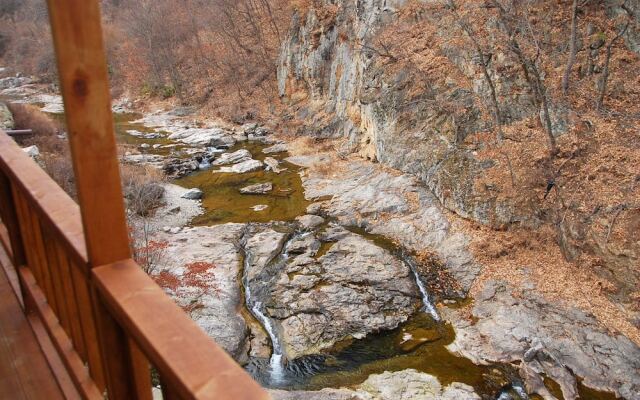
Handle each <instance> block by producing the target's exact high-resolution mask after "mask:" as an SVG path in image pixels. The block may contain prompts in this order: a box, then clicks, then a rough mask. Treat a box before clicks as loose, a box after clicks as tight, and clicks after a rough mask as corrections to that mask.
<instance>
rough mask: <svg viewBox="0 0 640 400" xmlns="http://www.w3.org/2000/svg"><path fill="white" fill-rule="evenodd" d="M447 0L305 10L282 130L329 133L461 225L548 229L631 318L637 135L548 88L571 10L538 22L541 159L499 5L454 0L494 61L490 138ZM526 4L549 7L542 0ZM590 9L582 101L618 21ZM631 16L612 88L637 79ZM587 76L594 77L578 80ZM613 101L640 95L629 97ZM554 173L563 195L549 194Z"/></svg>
mask: <svg viewBox="0 0 640 400" xmlns="http://www.w3.org/2000/svg"><path fill="white" fill-rule="evenodd" d="M444 3H445V2H426V1H421V2H420V1H405V0H363V1H357V2H356V1H348V0H341V1H335V0H331V1H329V0H324V1H317V2H313V4H312V5H310V6H308V7H307V8H304V9H300V10H299V11H298V12H297V13H296V14H294V17H293V22H292V25H291V27H290V30H289V33H288V36H287V38H286V39H285V41H284V43H283V45H282V49H281V53H280V58H279V66H278V87H279V93H280V96H281V97H282V99H283V100H284V101H285V102H286V103H287V104H288V105H289V113H288V115H287V116H286V119H288V121H289V123H290V126H292V127H293V129H294V130H295V133H296V134H298V135H307V136H312V137H314V138H315V140H316V141H323V140H326V139H336V140H335V142H337V143H339V148H338V150H339V152H341V153H343V154H346V153H357V154H359V155H360V156H362V157H363V158H366V159H369V160H371V161H375V162H380V163H383V164H385V165H388V166H391V167H393V168H395V169H398V170H400V171H403V172H406V173H410V174H412V175H414V176H416V177H418V178H419V179H420V180H421V181H422V182H424V184H426V186H427V188H428V189H429V190H430V191H431V192H432V193H433V195H435V197H436V198H437V199H438V200H439V202H440V203H441V204H442V205H443V206H444V207H446V208H447V209H449V210H451V211H453V212H455V213H456V214H457V215H459V216H462V217H463V218H465V219H469V220H472V221H474V222H477V223H480V224H483V225H486V226H488V227H491V228H494V229H500V230H503V229H510V228H525V229H539V228H540V227H543V226H547V227H550V229H551V230H553V234H554V235H555V236H556V237H557V238H556V241H557V243H558V245H559V246H560V248H561V250H562V253H563V255H564V256H565V257H566V258H567V259H569V260H578V259H579V258H580V257H586V258H585V259H583V260H582V259H581V260H580V263H582V264H584V265H586V266H589V267H591V268H593V270H594V271H595V272H596V273H597V274H598V275H599V276H600V277H602V278H603V279H605V280H606V281H609V282H611V283H612V286H613V287H614V289H613V293H612V296H613V298H615V299H616V301H617V302H621V303H624V304H625V306H624V307H626V308H627V309H628V310H629V313H631V314H633V313H637V311H638V310H637V304H636V303H637V300H634V298H635V297H634V296H637V288H638V286H639V284H640V271H639V270H638V268H637V266H638V265H639V264H640V242H638V240H637V229H638V226H640V225H638V223H639V222H638V221H640V208H638V207H639V205H638V202H637V199H638V198H640V185H638V182H639V181H640V175H638V174H637V168H634V167H633V166H634V165H638V163H640V154H639V152H638V151H637V143H638V142H637V141H638V140H639V139H640V137H638V132H637V129H635V130H634V128H633V126H632V124H631V125H629V124H627V123H625V122H624V121H622V120H620V121H618V122H616V123H611V121H610V120H607V119H606V118H605V119H603V118H602V115H601V114H598V113H596V112H594V110H593V107H591V106H589V107H591V108H588V107H586V106H584V104H585V102H584V101H583V100H584V99H582V100H581V99H577V98H574V97H566V96H564V97H563V96H562V95H561V94H558V93H557V92H558V89H557V88H558V87H559V82H560V79H561V75H562V71H563V68H564V64H563V63H564V58H565V57H566V50H564V49H566V40H567V39H566V38H567V35H568V31H567V29H568V28H566V29H565V28H562V29H555V28H554V26H555V25H554V24H560V25H559V26H564V25H563V24H564V23H563V22H561V21H562V18H566V15H563V14H561V12H560V11H559V12H558V13H557V14H556V15H555V16H551V18H556V20H554V21H550V20H544V21H542V20H540V19H538V20H536V21H537V23H539V24H540V25H535V29H540V30H541V34H544V35H546V36H545V43H544V44H543V46H545V47H544V48H543V51H547V52H549V54H547V55H545V54H543V56H546V57H548V58H547V59H545V60H544V61H541V65H542V66H541V69H542V72H543V73H542V76H541V79H542V82H543V84H544V85H546V87H547V88H548V96H547V97H548V100H549V105H548V108H549V114H550V115H549V117H550V123H551V127H552V134H553V136H554V137H555V140H556V141H557V143H558V148H559V152H558V154H557V155H556V156H554V157H550V155H549V151H548V149H547V135H546V134H545V131H544V129H543V126H542V122H541V121H542V120H543V116H542V112H541V111H539V110H540V107H539V106H538V104H539V100H536V98H535V97H534V95H533V94H532V91H531V90H530V84H528V80H527V79H528V78H530V77H527V76H526V74H524V73H523V72H522V65H521V63H520V62H519V60H518V58H517V57H516V56H515V55H514V53H513V52H512V51H510V50H509V46H507V45H505V42H504V41H505V37H506V36H505V33H504V29H503V28H501V24H500V21H499V20H498V17H497V14H496V12H495V10H491V9H490V8H487V7H482V5H481V4H480V3H477V2H459V3H460V7H469V8H468V9H464V10H462V11H460V12H461V13H466V14H465V15H471V17H470V20H472V23H471V25H472V26H473V29H477V30H478V35H480V36H481V37H482V40H483V42H482V43H481V44H482V45H483V46H484V47H485V49H486V52H487V56H488V57H489V58H490V61H487V63H489V64H488V67H487V69H488V71H487V72H488V74H489V76H490V78H491V81H492V82H493V84H494V86H495V92H496V96H497V98H498V101H499V111H500V115H501V119H502V121H503V128H502V129H503V130H504V132H503V134H504V136H505V138H506V139H505V140H504V141H502V142H500V143H498V142H497V141H496V139H495V138H496V135H497V132H496V130H495V129H494V128H495V126H494V122H493V120H492V116H491V105H490V104H491V102H490V100H489V99H490V98H491V88H490V86H489V84H488V83H487V79H486V77H485V76H484V74H483V69H482V68H481V66H480V64H481V62H480V61H479V59H478V57H477V54H476V51H475V48H474V46H473V43H472V42H471V41H470V40H469V38H468V37H467V36H466V35H465V33H464V32H463V31H462V29H461V28H460V25H459V23H456V19H455V18H454V14H453V13H452V12H451V10H450V9H448V8H447V7H445V6H444ZM463 3H464V4H463ZM473 7H476V8H475V9H474V8H473ZM527 7H530V8H531V7H534V8H535V7H542V8H541V9H545V8H544V7H549V5H548V4H546V3H545V2H544V1H542V0H541V1H537V2H533V3H530V4H529V5H528V6H527ZM597 7H599V8H593V9H589V10H587V11H585V13H588V14H589V16H590V18H593V19H592V20H589V21H590V22H589V23H590V25H589V26H588V27H587V28H588V29H584V30H583V31H581V32H582V33H581V36H580V39H579V41H580V43H579V54H578V59H577V63H576V67H575V69H576V70H578V71H580V72H579V73H577V74H576V75H579V77H578V78H575V83H574V84H575V85H576V87H578V86H579V89H580V91H582V92H584V93H590V95H593V93H595V92H594V90H595V89H594V87H595V86H594V84H593V83H594V82H597V80H598V79H600V78H599V77H600V75H598V71H601V70H602V67H603V63H604V54H605V50H606V49H605V46H603V39H602V36H603V35H604V34H603V33H602V32H603V31H602V30H603V29H605V28H604V27H605V26H607V24H609V22H607V21H610V18H612V17H613V16H615V15H620V14H621V13H622V14H624V11H623V10H622V9H621V8H620V7H619V5H618V4H617V3H614V2H604V3H602V4H601V5H598V6H597ZM634 7H635V6H634ZM567 9H568V7H567ZM562 12H566V10H564V9H563V10H562ZM638 15H640V14H638V13H635V16H634V17H633V18H635V19H634V21H633V23H631V24H630V26H629V29H628V31H627V33H626V35H625V36H624V39H625V40H624V43H625V44H626V46H627V47H626V48H625V49H618V50H616V51H618V52H619V54H621V55H620V57H622V58H623V59H624V60H625V61H624V62H622V63H621V64H620V70H619V71H618V72H617V73H618V74H619V77H618V78H617V79H618V80H619V83H618V86H619V87H622V86H621V85H622V84H623V83H624V82H623V81H624V79H625V77H628V79H634V78H633V76H637V75H636V74H634V73H633V70H634V68H635V69H636V70H637V67H638V65H640V63H639V62H638V54H637V50H638V46H637V37H638V32H640V31H639V30H638V21H637V16H638ZM563 29H564V30H563ZM621 42H622V41H621ZM553 52H555V53H553ZM587 70H589V71H595V72H593V74H591V72H589V73H587V74H586V75H585V73H584V71H587ZM625 74H627V75H625ZM621 90H622V89H621ZM576 92H577V89H576ZM622 93H623V94H621V96H631V97H633V96H635V94H634V92H633V90H631V92H629V91H627V92H622ZM575 96H578V95H575ZM619 112H632V111H629V110H625V109H624V108H621V109H620V111H619ZM611 115H613V114H611ZM549 179H555V181H554V183H555V184H556V188H557V190H558V192H557V193H556V192H554V193H551V195H550V196H549V199H546V196H545V188H546V187H547V183H548V180H549ZM569 196H570V198H568V197H569ZM468 284H469V282H464V285H463V286H468ZM607 285H608V283H607ZM634 293H635V294H634ZM634 304H635V305H634Z"/></svg>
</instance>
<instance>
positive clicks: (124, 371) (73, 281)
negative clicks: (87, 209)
mask: <svg viewBox="0 0 640 400" xmlns="http://www.w3.org/2000/svg"><path fill="white" fill-rule="evenodd" d="M0 217H1V218H2V222H3V225H4V227H3V229H0V239H1V241H2V245H3V247H4V248H5V250H6V252H7V253H8V254H9V255H10V258H11V261H12V263H13V265H14V266H15V269H16V272H17V274H18V277H19V282H20V291H21V295H22V298H23V306H24V309H25V312H26V313H34V314H35V315H37V317H38V319H39V320H40V321H41V323H42V325H43V326H44V327H45V329H46V331H47V333H48V335H49V337H50V339H51V341H52V342H53V344H54V346H55V349H56V351H57V353H58V354H59V355H60V358H61V359H62V361H63V363H64V366H65V368H66V370H67V372H68V373H69V375H70V377H71V379H72V381H73V384H74V386H75V388H76V389H77V391H78V393H79V394H80V396H81V397H82V398H89V399H102V398H103V394H104V393H106V394H107V396H108V398H109V399H116V398H121V399H134V398H138V399H150V398H151V379H150V377H151V374H150V365H152V366H153V367H154V368H155V370H156V371H157V372H158V374H159V376H160V381H161V387H162V392H163V395H164V398H165V399H192V398H211V399H262V398H267V395H266V394H265V392H264V391H263V390H262V389H261V388H260V386H259V385H258V384H257V383H255V382H254V381H253V380H252V379H251V378H250V377H249V375H247V374H246V372H245V371H244V370H243V369H242V368H241V367H240V366H238V365H237V364H236V363H235V362H234V361H233V360H232V359H231V358H230V357H229V356H228V355H227V354H226V353H225V352H224V351H223V350H222V349H220V348H219V347H218V346H217V345H216V344H215V343H214V342H213V341H212V340H211V339H210V338H209V337H208V336H207V335H206V334H205V333H204V332H203V331H202V330H200V328H199V327H198V326H197V325H196V324H195V323H194V322H193V321H192V320H191V319H190V318H189V317H188V316H187V315H186V314H185V313H184V312H183V311H182V309H180V308H179V307H178V306H177V305H176V304H175V303H174V302H173V301H172V300H171V299H170V298H169V297H168V296H167V295H166V294H165V293H164V292H163V290H162V289H161V288H160V287H158V286H157V285H156V284H155V282H154V281H153V280H152V279H151V278H149V277H148V276H147V275H146V274H145V273H144V272H143V271H142V269H141V268H140V267H139V266H138V265H137V264H136V263H135V262H134V261H132V260H130V259H125V260H122V261H119V262H115V263H112V264H109V265H104V266H98V267H95V268H91V266H90V264H89V261H88V256H87V249H86V246H85V238H84V233H83V228H82V221H81V215H80V209H79V207H78V205H77V204H76V203H75V202H74V201H73V200H72V199H71V198H70V197H69V196H67V195H66V193H64V192H63V191H62V189H61V188H60V187H59V186H57V185H56V184H55V182H54V181H52V180H51V178H49V176H48V175H47V174H46V173H45V172H44V171H43V170H42V169H41V168H40V167H39V166H38V165H37V164H36V163H35V162H33V161H32V160H31V159H30V158H29V157H28V156H27V155H26V154H25V153H24V152H23V151H22V150H21V149H20V148H19V147H18V146H17V145H16V144H15V143H14V142H13V140H12V139H11V138H9V137H8V136H7V135H6V134H4V133H2V132H0ZM114 333H115V335H114ZM114 338H115V339H116V340H114ZM118 342H124V343H126V346H125V348H126V350H127V351H126V353H122V351H121V350H122V346H121V344H119V343H118ZM147 360H148V361H147ZM141 361H142V362H141ZM109 376H112V377H113V376H125V377H126V379H127V380H128V381H129V382H132V384H131V383H128V382H127V381H126V380H125V381H122V382H119V383H116V384H117V386H114V385H113V384H112V383H111V384H110V382H112V381H113V379H108V378H109ZM132 388H133V389H134V391H132Z"/></svg>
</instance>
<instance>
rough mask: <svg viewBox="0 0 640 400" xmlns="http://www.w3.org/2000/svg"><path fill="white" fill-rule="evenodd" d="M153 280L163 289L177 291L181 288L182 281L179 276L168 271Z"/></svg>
mask: <svg viewBox="0 0 640 400" xmlns="http://www.w3.org/2000/svg"><path fill="white" fill-rule="evenodd" d="M153 279H154V280H155V281H156V283H157V284H158V285H159V286H160V287H161V288H163V289H169V290H173V291H175V290H177V289H178V286H180V279H178V277H177V276H175V275H174V274H172V273H171V272H168V271H162V272H160V273H159V274H157V275H155V276H154V277H153Z"/></svg>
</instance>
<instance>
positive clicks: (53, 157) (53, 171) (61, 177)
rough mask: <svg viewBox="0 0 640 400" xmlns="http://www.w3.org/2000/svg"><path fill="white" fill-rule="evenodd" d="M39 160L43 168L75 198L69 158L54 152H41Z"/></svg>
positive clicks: (72, 173)
mask: <svg viewBox="0 0 640 400" xmlns="http://www.w3.org/2000/svg"><path fill="white" fill-rule="evenodd" d="M40 162H41V164H42V167H43V168H44V170H45V171H46V172H47V174H49V176H50V177H51V178H52V179H53V180H54V181H56V183H57V184H58V185H59V186H60V187H61V188H62V190H64V191H65V192H67V194H68V195H69V196H71V197H72V198H73V199H76V198H77V192H76V180H75V174H74V172H73V164H72V163H71V159H70V158H69V157H68V156H65V155H59V154H55V153H41V155H40Z"/></svg>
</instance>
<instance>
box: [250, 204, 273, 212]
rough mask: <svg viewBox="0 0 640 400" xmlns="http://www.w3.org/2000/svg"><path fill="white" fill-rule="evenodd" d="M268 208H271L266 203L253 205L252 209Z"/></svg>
mask: <svg viewBox="0 0 640 400" xmlns="http://www.w3.org/2000/svg"><path fill="white" fill-rule="evenodd" d="M267 208H269V206H268V205H266V204H258V205H255V206H253V207H251V209H252V210H253V211H264V210H266V209H267Z"/></svg>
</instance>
